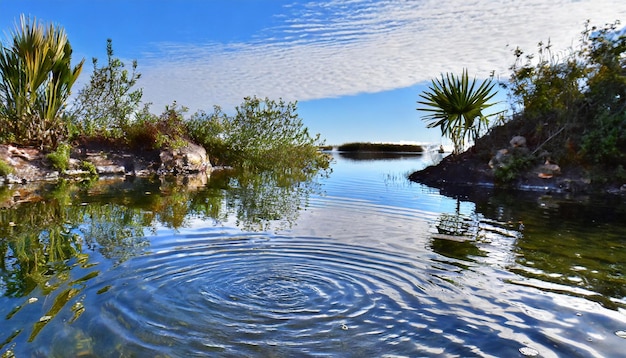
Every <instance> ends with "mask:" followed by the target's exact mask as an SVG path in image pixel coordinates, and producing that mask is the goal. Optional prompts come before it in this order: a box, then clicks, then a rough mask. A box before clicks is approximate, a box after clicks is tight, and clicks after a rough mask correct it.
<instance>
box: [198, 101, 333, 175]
mask: <svg viewBox="0 0 626 358" xmlns="http://www.w3.org/2000/svg"><path fill="white" fill-rule="evenodd" d="M235 110H236V113H235V115H233V116H228V115H226V114H224V113H223V112H222V110H221V108H220V107H217V106H216V107H214V112H213V113H211V114H207V113H204V112H199V113H196V114H195V115H194V116H192V118H191V119H190V120H189V121H188V122H187V129H188V132H189V135H190V136H191V139H192V140H195V141H197V142H198V143H201V144H202V145H203V146H204V147H205V148H206V149H207V151H208V152H209V154H210V155H211V156H212V159H213V160H214V161H215V162H217V163H219V164H229V165H235V166H239V167H242V168H245V169H252V170H278V169H281V170H292V171H295V170H307V171H308V170H313V171H315V170H318V169H320V168H328V165H329V159H328V157H327V156H325V155H323V154H322V153H321V152H320V151H319V149H318V148H319V146H320V145H322V144H323V143H321V141H320V137H319V134H318V135H316V136H314V137H313V136H311V135H310V134H309V131H308V129H307V128H306V127H304V125H303V123H302V120H301V119H300V118H299V117H298V114H297V113H296V111H297V103H296V102H289V103H286V102H284V101H283V100H282V99H281V100H279V101H274V100H270V99H268V98H265V99H259V98H257V97H246V98H244V102H243V103H242V104H241V105H240V106H238V107H236V109H235Z"/></svg>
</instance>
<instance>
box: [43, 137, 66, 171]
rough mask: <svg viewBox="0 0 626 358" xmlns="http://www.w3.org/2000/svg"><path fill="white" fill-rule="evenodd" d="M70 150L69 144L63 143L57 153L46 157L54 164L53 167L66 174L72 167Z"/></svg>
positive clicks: (54, 152)
mask: <svg viewBox="0 0 626 358" xmlns="http://www.w3.org/2000/svg"><path fill="white" fill-rule="evenodd" d="M70 150H71V147H70V145H69V144H66V143H61V144H59V146H58V147H57V149H56V150H55V151H53V152H52V153H49V154H48V155H47V156H46V157H47V158H48V160H50V162H51V163H52V167H53V168H55V169H57V170H59V171H61V172H64V171H66V170H67V169H68V168H69V166H70Z"/></svg>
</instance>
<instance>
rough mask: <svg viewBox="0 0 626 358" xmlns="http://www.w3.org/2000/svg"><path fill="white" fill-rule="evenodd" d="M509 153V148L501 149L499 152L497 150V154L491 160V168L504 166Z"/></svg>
mask: <svg viewBox="0 0 626 358" xmlns="http://www.w3.org/2000/svg"><path fill="white" fill-rule="evenodd" d="M508 155H509V150H508V149H500V150H499V151H498V152H496V155H494V156H493V158H491V160H490V161H489V167H490V168H491V169H495V168H499V167H502V166H503V165H504V162H506V158H507V157H508Z"/></svg>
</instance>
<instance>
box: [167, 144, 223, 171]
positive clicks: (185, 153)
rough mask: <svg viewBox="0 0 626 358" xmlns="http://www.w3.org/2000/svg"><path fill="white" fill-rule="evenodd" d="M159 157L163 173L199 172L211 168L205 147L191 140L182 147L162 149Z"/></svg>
mask: <svg viewBox="0 0 626 358" xmlns="http://www.w3.org/2000/svg"><path fill="white" fill-rule="evenodd" d="M159 158H160V159H161V168H160V169H159V172H161V173H164V172H165V173H174V174H179V173H198V172H205V171H207V170H210V169H211V163H209V160H208V158H207V154H206V150H205V149H204V147H201V146H199V145H197V144H193V143H190V142H189V143H187V145H185V146H184V147H181V148H177V149H164V150H162V151H161V153H160V154H159Z"/></svg>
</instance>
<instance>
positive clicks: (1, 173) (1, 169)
mask: <svg viewBox="0 0 626 358" xmlns="http://www.w3.org/2000/svg"><path fill="white" fill-rule="evenodd" d="M11 173H13V167H11V166H10V165H9V163H7V162H5V161H4V160H2V159H0V177H5V176H7V175H9V174H11Z"/></svg>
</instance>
